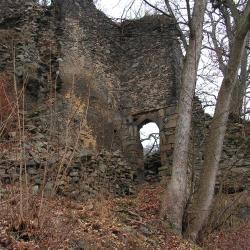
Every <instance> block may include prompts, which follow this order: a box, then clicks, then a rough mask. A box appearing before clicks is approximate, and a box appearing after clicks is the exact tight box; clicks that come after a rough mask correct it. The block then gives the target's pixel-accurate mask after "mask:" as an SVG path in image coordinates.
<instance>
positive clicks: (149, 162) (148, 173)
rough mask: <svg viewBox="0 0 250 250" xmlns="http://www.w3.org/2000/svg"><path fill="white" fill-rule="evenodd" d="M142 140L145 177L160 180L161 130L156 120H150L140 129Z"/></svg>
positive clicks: (148, 179) (149, 179) (150, 179)
mask: <svg viewBox="0 0 250 250" xmlns="http://www.w3.org/2000/svg"><path fill="white" fill-rule="evenodd" d="M140 140H141V144H142V147H143V155H144V178H145V180H147V181H157V180H158V178H159V177H158V172H159V171H158V169H159V167H161V159H160V131H159V127H158V126H157V124H156V123H154V122H148V123H146V124H145V125H144V126H142V127H141V129H140Z"/></svg>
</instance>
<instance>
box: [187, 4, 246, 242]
mask: <svg viewBox="0 0 250 250" xmlns="http://www.w3.org/2000/svg"><path fill="white" fill-rule="evenodd" d="M224 2H225V3H226V4H230V5H228V6H230V10H231V11H232V13H234V12H235V11H236V10H235V8H236V6H235V5H234V3H233V1H231V0H226V1H224ZM238 13H239V15H237V21H236V32H235V36H234V39H233V42H232V45H231V50H230V54H229V61H228V64H227V66H226V68H225V74H224V79H223V82H222V85H221V88H220V91H219V95H218V98H217V102H216V107H215V114H214V117H213V119H212V122H211V124H210V127H209V132H208V136H207V140H206V148H205V151H204V152H205V156H204V164H203V171H202V174H201V178H200V181H199V188H198V193H197V198H196V199H195V202H194V204H193V209H192V214H191V220H190V224H189V226H188V228H187V232H186V234H187V236H188V237H189V238H191V239H193V240H196V239H197V237H198V235H199V232H200V231H201V230H202V228H203V227H204V225H205V223H206V220H207V218H208V216H209V213H210V210H211V204H212V200H213V195H214V187H215V180H216V174H217V170H218V166H219V160H220V157H221V151H222V146H223V141H224V136H225V131H226V124H227V121H228V115H229V111H230V102H231V98H232V93H233V90H234V87H235V84H236V79H237V74H238V70H239V66H240V63H241V60H242V54H243V51H244V48H245V41H246V37H247V34H248V32H249V29H250V1H249V0H248V1H247V4H246V7H245V9H244V11H243V12H242V13H240V12H238Z"/></svg>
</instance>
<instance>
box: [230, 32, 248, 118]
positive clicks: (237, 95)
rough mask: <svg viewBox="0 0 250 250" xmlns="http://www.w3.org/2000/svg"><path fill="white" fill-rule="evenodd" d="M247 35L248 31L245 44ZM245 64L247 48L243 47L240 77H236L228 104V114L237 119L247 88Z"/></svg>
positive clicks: (246, 64) (246, 62) (246, 61)
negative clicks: (229, 103)
mask: <svg viewBox="0 0 250 250" xmlns="http://www.w3.org/2000/svg"><path fill="white" fill-rule="evenodd" d="M249 37H250V33H248V36H247V40H246V44H249ZM247 66H248V49H247V48H246V47H245V49H244V51H243V55H242V59H241V65H240V79H238V80H237V82H236V84H235V87H234V90H233V95H232V101H231V105H230V116H231V117H232V118H233V119H235V120H239V119H240V118H241V115H242V108H243V102H244V95H245V91H246V88H247V77H248V76H247V70H248V68H247Z"/></svg>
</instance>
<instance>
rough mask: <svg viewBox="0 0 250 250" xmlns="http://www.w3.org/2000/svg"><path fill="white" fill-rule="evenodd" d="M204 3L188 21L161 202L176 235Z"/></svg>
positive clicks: (198, 0) (204, 0)
mask: <svg viewBox="0 0 250 250" xmlns="http://www.w3.org/2000/svg"><path fill="white" fill-rule="evenodd" d="M206 4H207V0H202V1H201V0H196V1H195V3H194V8H193V14H192V20H191V22H190V37H189V45H188V48H187V51H186V56H185V60H184V66H183V71H182V77H181V91H180V98H179V107H178V108H179V110H178V113H179V117H178V121H177V128H176V136H175V148H174V153H173V169H172V177H171V181H170V184H169V186H168V188H167V190H166V192H165V194H164V198H163V203H162V216H163V217H164V219H166V220H167V221H168V222H170V223H171V224H172V226H173V227H174V228H175V230H176V231H177V232H179V233H181V232H182V220H183V214H184V210H185V207H186V203H187V199H188V196H189V191H188V148H189V143H190V131H191V118H192V102H193V97H194V92H195V86H196V77H197V67H198V63H199V59H200V52H201V46H202V29H203V21H204V14H205V8H206Z"/></svg>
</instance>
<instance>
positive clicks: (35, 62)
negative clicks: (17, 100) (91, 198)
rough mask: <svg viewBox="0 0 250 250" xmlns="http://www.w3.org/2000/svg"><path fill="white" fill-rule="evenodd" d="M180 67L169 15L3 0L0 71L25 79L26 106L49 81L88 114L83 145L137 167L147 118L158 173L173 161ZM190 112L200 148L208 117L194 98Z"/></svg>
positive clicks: (75, 0) (85, 3)
mask: <svg viewBox="0 0 250 250" xmlns="http://www.w3.org/2000/svg"><path fill="white" fill-rule="evenodd" d="M13 48H15V50H14V52H13ZM13 53H14V54H13ZM13 58H15V60H13ZM13 61H15V72H13ZM181 65H182V52H181V47H180V44H179V42H178V32H177V29H176V27H175V24H174V22H173V20H172V19H171V18H168V17H166V16H161V15H159V16H157V15H156V16H145V17H143V18H141V19H139V20H128V21H124V22H121V23H117V22H114V21H112V20H111V19H109V18H108V17H107V16H105V14H103V13H102V12H101V11H99V10H97V9H96V7H95V6H94V4H93V2H92V1H91V0H81V1H80V0H55V1H53V4H52V5H51V6H48V7H44V6H40V5H39V4H37V3H35V1H32V0H29V1H27V0H26V1H22V0H0V73H3V72H8V73H9V74H10V75H11V76H13V74H14V75H15V77H16V79H17V81H18V83H19V85H20V86H21V83H23V82H25V88H26V95H27V97H26V100H27V101H28V103H29V105H27V110H32V109H33V108H34V107H37V106H39V104H40V103H46V102H47V100H48V99H47V97H48V95H49V93H50V91H51V83H52V82H53V83H54V85H53V91H56V92H57V93H58V96H59V95H60V96H63V97H64V100H67V98H68V96H69V95H70V96H71V98H72V99H73V100H74V101H73V102H72V103H74V104H79V105H80V107H82V109H83V113H84V114H86V131H87V132H86V131H85V134H83V137H84V136H85V137H84V138H85V140H83V141H84V147H85V148H86V149H89V150H92V151H96V152H100V151H101V150H102V149H105V150H108V151H111V152H115V151H117V150H120V151H121V152H122V154H123V155H124V156H125V158H126V160H127V161H128V162H129V165H130V166H132V168H133V169H136V170H137V171H138V172H140V171H142V170H143V165H144V160H143V150H142V145H141V142H140V136H139V130H140V128H141V127H142V126H143V125H144V124H146V123H149V122H155V123H156V124H157V125H158V127H159V130H160V158H161V165H162V166H163V167H162V171H164V170H166V169H167V168H169V166H170V165H171V155H172V151H173V146H174V134H175V127H176V120H177V115H178V107H177V105H178V92H179V88H180V86H179V85H180V75H181ZM72 86H73V87H72ZM72 88H73V89H74V92H72ZM72 93H73V94H72ZM194 112H195V114H198V116H197V117H196V116H195V115H194V125H195V126H194V131H195V133H194V136H193V138H194V144H196V146H198V147H199V143H200V142H201V141H202V139H203V138H202V132H201V129H202V128H201V123H202V122H204V119H205V118H204V116H205V115H204V112H203V110H202V109H201V105H200V103H199V101H197V102H196V104H195V108H194ZM201 117H202V118H201ZM196 159H197V160H201V159H202V155H201V154H197V156H195V160H196ZM76 176H77V175H75V176H72V177H76Z"/></svg>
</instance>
